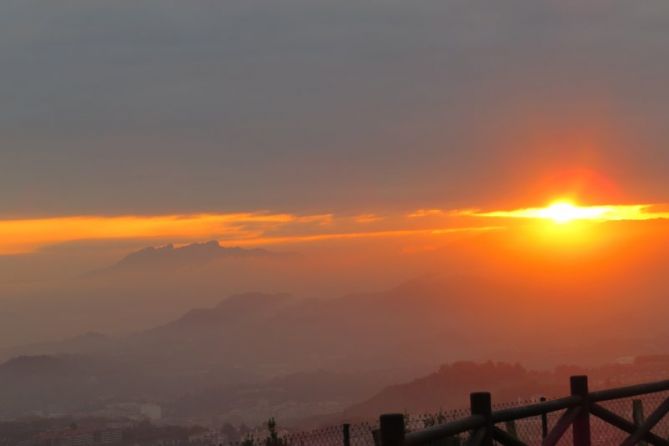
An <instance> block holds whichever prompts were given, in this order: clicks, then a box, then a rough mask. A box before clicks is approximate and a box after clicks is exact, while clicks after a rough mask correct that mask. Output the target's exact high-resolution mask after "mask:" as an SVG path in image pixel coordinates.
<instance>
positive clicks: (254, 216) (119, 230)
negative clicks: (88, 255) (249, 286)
mask: <svg viewBox="0 0 669 446" xmlns="http://www.w3.org/2000/svg"><path fill="white" fill-rule="evenodd" d="M311 218H313V217H311ZM299 219H300V217H296V216H293V215H290V214H271V213H231V214H196V215H162V216H118V217H104V216H74V217H53V218H42V219H16V220H0V254H21V253H28V252H32V251H35V250H37V249H39V248H41V247H43V246H47V245H53V244H58V243H66V242H73V241H79V240H114V239H135V238H139V239H150V238H179V239H204V238H220V237H224V236H225V237H230V236H235V237H240V238H241V237H245V236H247V237H250V236H255V235H257V233H258V232H257V231H258V229H257V228H260V229H262V228H264V227H267V226H276V225H280V224H286V223H290V222H295V221H298V220H299Z"/></svg>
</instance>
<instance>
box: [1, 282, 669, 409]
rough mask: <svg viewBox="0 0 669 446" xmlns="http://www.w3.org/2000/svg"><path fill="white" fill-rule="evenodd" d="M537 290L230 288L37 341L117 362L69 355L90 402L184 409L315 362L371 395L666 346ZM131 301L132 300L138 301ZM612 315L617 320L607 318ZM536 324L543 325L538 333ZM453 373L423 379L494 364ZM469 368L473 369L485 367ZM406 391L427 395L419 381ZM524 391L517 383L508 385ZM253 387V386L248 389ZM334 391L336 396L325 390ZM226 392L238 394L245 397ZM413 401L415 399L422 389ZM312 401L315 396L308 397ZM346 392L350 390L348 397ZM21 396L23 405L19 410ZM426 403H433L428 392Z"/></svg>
mask: <svg viewBox="0 0 669 446" xmlns="http://www.w3.org/2000/svg"><path fill="white" fill-rule="evenodd" d="M536 295H538V294H536V293H533V292H529V291H527V290H523V289H518V288H514V287H510V286H506V285H504V284H499V283H494V282H487V281H484V280H481V279H478V278H476V277H463V276H460V277H447V278H441V277H427V278H422V279H418V280H414V281H410V282H407V283H405V284H403V285H401V286H398V287H396V288H393V289H390V290H387V291H383V292H378V293H365V294H357V295H348V296H344V297H340V298H335V299H313V298H312V299H297V298H294V297H291V296H289V295H286V294H263V293H246V294H239V295H234V296H232V297H229V298H227V299H224V300H222V301H220V303H218V304H217V305H215V306H212V307H210V308H201V309H194V310H191V311H188V312H186V313H184V314H183V315H182V316H180V317H178V318H175V319H174V320H172V321H171V322H168V323H165V324H162V325H159V326H156V327H154V328H151V329H148V330H142V331H138V332H135V333H134V334H131V335H127V336H123V337H117V338H109V339H107V338H104V337H102V338H101V337H99V336H97V335H92V336H88V337H86V336H84V337H83V338H82V339H79V340H77V341H70V342H69V343H67V342H66V343H65V344H63V345H59V343H55V344H54V345H52V346H48V345H42V346H40V349H39V350H36V351H37V352H39V353H53V354H59V353H78V352H81V351H82V350H81V348H82V346H83V347H85V348H86V350H85V351H86V353H87V354H86V357H87V358H89V360H91V361H93V362H94V363H95V364H98V363H103V364H106V365H107V366H106V367H105V369H104V370H106V371H102V372H98V369H95V371H94V372H95V373H92V372H91V373H89V374H88V375H85V374H82V373H79V372H77V371H78V370H81V368H80V367H79V365H78V362H77V361H72V362H68V361H70V360H67V361H65V362H64V365H63V367H65V368H67V367H73V376H77V377H78V378H79V379H82V380H86V379H88V378H86V376H93V377H94V381H95V382H97V383H98V385H97V386H96V387H95V388H93V387H91V388H90V389H89V390H90V391H82V393H81V400H78V401H79V402H80V403H81V404H82V405H84V404H88V403H91V404H92V401H94V402H95V403H96V404H103V403H104V401H107V400H113V399H116V400H118V399H119V398H138V397H141V398H144V399H146V400H149V401H168V402H169V401H172V402H174V404H177V403H176V401H182V402H183V404H184V405H183V406H179V407H178V408H175V410H178V411H179V412H180V413H181V414H183V415H184V416H185V415H187V413H186V412H187V411H193V412H198V411H200V410H201V409H202V410H203V407H200V406H198V405H200V404H202V405H204V406H210V405H212V404H214V405H215V404H216V402H215V401H213V402H212V400H211V399H210V398H207V394H209V393H211V392H213V391H214V390H217V391H225V389H228V393H229V394H230V395H233V394H234V395H237V394H238V393H235V392H232V391H229V389H233V388H242V387H243V388H244V389H253V388H264V389H267V391H268V392H275V391H276V388H277V387H276V386H278V384H277V382H278V381H275V382H274V384H272V385H269V384H267V383H268V382H270V381H272V380H276V379H278V378H280V377H282V376H289V375H295V376H299V374H301V373H309V372H313V371H316V370H324V371H326V372H327V374H324V375H319V374H316V375H309V376H310V379H313V382H323V383H324V385H325V383H327V382H328V381H329V382H330V384H328V385H332V382H331V381H332V379H335V380H336V379H338V378H337V377H336V376H347V378H346V379H345V381H347V382H349V383H350V382H351V381H350V379H349V378H350V375H351V374H353V375H359V374H363V375H364V376H366V377H367V378H365V379H366V380H367V382H371V383H372V384H370V385H369V386H367V387H365V389H366V390H365V392H361V393H366V394H367V395H362V394H361V398H362V397H366V396H368V395H369V394H371V393H372V392H373V391H378V390H381V386H383V385H385V384H387V382H388V381H387V376H389V375H388V373H390V374H391V375H392V376H400V375H403V376H406V375H410V376H419V375H422V374H425V373H427V371H428V370H433V369H434V367H436V366H437V365H438V364H439V363H443V362H451V361H456V360H461V359H470V360H482V359H487V358H502V359H505V360H507V361H515V360H519V359H521V358H522V359H524V360H527V361H531V360H532V358H533V357H534V355H537V354H539V353H540V354H542V355H543V356H541V361H539V362H540V363H541V364H546V361H547V358H551V357H552V358H551V359H552V360H553V361H554V362H553V364H555V363H572V362H574V361H577V360H578V361H579V362H581V363H583V362H584V361H589V363H590V364H593V363H603V362H606V361H611V360H612V359H615V358H617V357H619V356H626V355H638V354H643V353H657V352H658V348H660V347H656V346H649V345H648V344H645V343H643V344H626V343H613V344H611V345H610V348H602V345H601V344H597V346H596V348H595V345H594V344H593V345H585V344H584V343H583V342H582V340H583V335H584V334H587V331H586V330H597V329H600V327H598V326H597V325H596V324H595V323H596V322H597V321H592V320H591V319H590V318H589V314H587V313H584V314H582V315H579V314H571V312H570V308H569V307H568V306H567V307H565V305H564V296H563V294H562V293H561V290H556V291H555V293H554V294H551V293H549V292H546V293H543V294H541V295H540V296H541V298H540V299H538V298H535V297H534V296H536ZM187 298H188V295H184V299H187ZM609 309H610V308H601V309H599V308H598V311H599V312H600V313H603V312H604V311H605V310H609ZM128 311H132V308H131V307H129V308H128ZM537 315H538V316H540V317H536V316H537ZM530 316H534V317H530ZM565 318H569V321H570V323H571V324H573V325H574V326H583V327H585V328H582V329H580V330H578V331H576V330H575V331H573V332H570V331H565V330H562V329H561V326H562V325H561V324H562V321H563V320H565ZM601 322H602V323H606V322H607V321H606V319H605V318H603V319H602V321H601ZM586 323H587V325H586ZM527 333H532V334H533V335H532V336H528V335H527ZM614 334H615V335H616V336H619V332H618V331H615V332H609V334H608V337H609V338H611V337H612V336H613V335H614ZM600 338H601V337H600ZM600 338H598V339H600ZM89 341H90V342H89ZM565 342H571V343H572V345H574V346H575V347H572V350H571V351H566V352H563V351H562V350H560V348H559V347H560V346H562V345H564V343H565ZM576 342H579V343H578V344H576ZM657 345H660V346H661V345H666V344H662V343H657ZM73 346H75V347H77V348H74V347H73ZM556 346H557V347H556ZM660 352H663V350H662V351H660ZM584 358H585V359H584ZM551 359H548V361H550V360H551ZM50 367H52V366H51V365H49V364H48V363H45V364H44V369H45V370H47V369H49V368H50ZM499 367H501V369H500V370H492V372H491V373H490V374H489V375H490V376H493V375H499V374H504V373H507V372H508V374H509V380H507V381H506V382H507V383H508V385H509V386H511V387H513V382H515V381H514V380H516V378H517V379H518V381H519V382H521V383H522V384H523V387H522V389H524V391H529V390H531V388H530V387H528V386H527V385H526V384H527V382H526V381H527V379H532V376H531V374H528V373H527V372H526V371H524V369H522V368H518V367H515V366H509V367H511V368H509V369H508V370H507V367H506V366H499ZM37 368H39V367H37ZM386 371H388V372H386ZM370 373H372V374H373V373H378V375H377V378H378V379H370V378H369V374H370ZM449 373H450V372H449V371H448V369H444V370H442V372H440V374H438V375H437V376H435V377H428V378H429V379H427V381H425V382H426V383H431V384H430V385H429V386H428V385H424V386H423V387H424V388H425V389H428V388H430V389H431V388H438V389H441V387H439V386H442V387H443V389H444V390H443V392H442V391H441V390H438V391H435V395H437V394H440V395H446V394H447V393H449V394H450V395H451V396H452V397H453V398H456V396H457V398H456V400H457V401H461V397H462V398H464V397H465V393H463V392H464V390H463V389H465V387H470V385H471V386H474V385H477V383H478V382H481V383H482V385H483V384H485V385H486V386H487V385H488V384H486V383H487V381H486V380H487V378H485V376H483V375H481V376H480V378H481V380H480V381H476V382H475V381H466V377H467V374H466V373H465V374H462V375H463V377H461V379H460V381H458V380H455V379H453V380H452V382H451V381H449V380H450V379H451V378H448V379H445V380H444V382H447V384H443V385H441V384H439V386H437V387H433V386H432V383H433V381H434V380H437V381H439V380H440V379H442V377H443V376H447V377H449V376H451V375H450V374H449ZM296 374H298V375H296ZM331 374H334V375H331ZM470 375H471V376H472V377H474V376H475V373H474V372H471V373H470ZM41 376H42V378H41V379H43V380H44V382H45V383H48V382H49V381H50V378H49V374H48V373H45V374H42V375H41ZM486 376H487V375H486ZM384 377H385V378H384ZM296 379H297V381H299V380H300V378H296ZM342 380H344V378H342ZM291 382H292V383H291V384H290V385H288V382H287V381H286V382H284V384H285V385H284V384H282V385H281V386H279V387H282V388H290V389H295V387H294V381H291ZM342 382H344V381H342ZM374 382H376V383H378V386H379V387H378V388H374V384H373V383H374ZM435 382H436V381H435ZM448 382H451V384H448ZM384 383H385V384H384ZM454 383H459V386H460V389H459V390H458V389H454V388H451V387H450V386H452V385H455V384H454ZM561 383H562V382H561ZM52 384H53V385H54V386H59V388H60V387H63V388H67V386H71V385H78V381H77V380H76V379H73V380H71V381H68V380H64V381H62V382H61V381H58V380H56V381H53V382H52ZM266 384H267V386H266ZM562 384H563V383H562ZM26 385H30V382H29V381H25V380H23V379H22V378H21V376H20V374H14V375H3V374H2V373H0V388H12V389H13V390H12V392H13V393H12V395H13V398H20V397H21V388H22V387H23V386H26ZM45 385H46V384H45ZM305 385H306V383H305ZM310 385H311V386H313V385H314V384H313V383H312V384H310ZM240 386H241V387H240ZM416 386H418V387H420V386H421V384H416ZM38 387H39V386H38ZM40 388H41V387H40ZM100 388H104V389H105V393H104V395H103V396H100V394H99V389H100ZM351 388H352V387H351ZM271 389H274V390H271ZM490 389H492V387H490ZM495 389H497V390H499V391H500V392H502V391H503V390H504V389H501V388H499V387H495ZM468 390H470V389H467V391H468ZM87 392H88V393H87ZM96 392H97V393H96ZM230 392H231V393H230ZM290 392H293V390H290ZM394 392H395V393H394V394H393V395H394V396H393V395H391V396H388V397H386V396H379V397H378V400H375V401H376V402H374V401H372V402H371V403H370V404H371V405H370V406H369V407H377V408H379V407H380V406H381V405H383V406H384V407H385V406H386V404H387V405H388V406H391V403H392V402H393V401H400V402H401V401H403V400H402V398H404V397H402V396H401V395H403V394H404V393H403V392H404V390H402V389H401V388H400V389H396V390H395V391H394ZM398 392H399V393H398ZM407 392H410V393H411V395H414V394H415V395H419V392H418V391H417V390H416V389H413V388H410V390H407ZM426 392H427V393H426V394H424V397H425V398H428V397H430V394H429V392H431V391H430V390H426ZM439 392H442V393H439ZM457 392H460V393H457ZM514 392H515V390H513V389H511V390H510V391H509V393H508V394H509V395H511V394H513V393H514ZM223 393H225V392H223ZM250 394H252V392H250V393H247V395H250ZM30 395H33V394H30ZM45 395H50V394H48V393H47V394H45ZM58 395H60V394H58ZM58 395H56V394H54V399H50V397H47V396H44V395H41V396H40V395H38V394H35V395H33V396H31V397H30V398H28V397H25V398H24V399H23V400H21V404H20V405H18V406H17V405H14V402H15V399H13V398H9V399H5V400H3V399H0V415H2V413H11V414H17V411H18V414H26V413H30V412H29V409H32V410H37V409H39V408H40V407H41V406H42V405H44V404H47V403H48V404H51V405H53V407H56V408H59V407H60V402H59V400H58V399H57V397H58ZM273 395H274V394H273ZM388 395H389V394H388ZM397 395H400V397H397ZM326 397H327V398H330V397H331V396H323V398H326ZM86 398H90V399H91V400H87V399H86ZM240 398H241V396H240ZM249 398H251V397H249ZM267 398H269V397H268V394H262V395H260V394H258V395H256V396H254V397H252V399H251V400H248V401H247V402H245V403H244V404H248V405H253V404H261V403H260V401H261V400H263V399H264V400H267ZM281 398H284V400H283V401H284V402H286V401H291V398H293V396H291V394H290V393H284V396H283V397H281ZM281 398H279V397H276V398H275V397H274V396H273V397H272V398H271V400H272V401H274V402H276V404H277V407H279V406H278V405H280V403H279V402H278V401H280V400H281ZM407 398H409V397H408V396H407ZM412 398H413V397H412ZM420 398H423V397H421V396H416V401H415V402H416V404H415V405H414V404H413V403H411V406H409V405H407V406H406V407H405V408H412V407H416V408H418V407H422V406H421V405H420V404H419V403H421V401H423V402H425V401H427V400H421V399H420ZM458 398H459V399H458ZM226 401H228V402H230V401H234V398H233V400H226ZM406 401H407V404H409V402H410V401H413V400H411V399H406ZM435 401H436V400H435ZM330 402H333V401H330ZM377 402H378V404H377ZM302 403H304V404H307V402H306V401H302ZM302 403H300V404H302ZM221 404H222V405H221V406H220V409H221V411H222V412H221V413H224V411H225V410H233V409H232V408H233V406H234V404H232V403H231V404H230V405H226V404H227V403H226V404H223V403H221ZM235 404H236V403H235ZM337 404H339V405H341V404H343V402H342V401H341V400H338V402H337ZM393 404H394V403H393ZM421 404H422V403H421ZM435 404H436V403H435ZM18 407H20V408H22V409H23V410H20V411H19V410H18V409H16V408H18ZM198 407H199V408H198ZM299 407H300V408H296V409H295V412H294V414H295V416H299V414H300V413H302V412H300V411H306V413H302V414H303V415H307V414H308V413H313V412H314V411H315V409H314V408H313V407H312V406H299ZM333 407H334V406H333ZM392 407H394V406H392ZM424 407H432V406H430V405H429V404H427V403H426V404H425V406H424ZM186 408H188V409H186ZM270 409H271V407H270V408H267V407H266V408H265V409H263V410H265V412H258V414H259V415H258V416H265V415H267V411H269V410H270ZM363 409H364V408H361V409H360V410H359V411H358V410H352V412H351V413H352V414H361V413H364V412H365V410H363ZM321 410H323V409H322V408H321Z"/></svg>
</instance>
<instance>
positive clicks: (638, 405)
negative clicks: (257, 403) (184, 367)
mask: <svg viewBox="0 0 669 446" xmlns="http://www.w3.org/2000/svg"><path fill="white" fill-rule="evenodd" d="M570 384H571V388H572V395H570V396H568V397H565V398H559V399H552V400H546V399H545V398H541V399H538V400H532V401H522V402H517V403H512V404H504V405H495V406H493V405H492V404H491V398H490V394H488V393H475V394H472V395H471V407H470V409H468V410H451V411H443V412H438V413H433V414H421V415H415V414H414V415H408V414H388V415H383V416H381V418H380V420H379V422H369V423H357V424H344V425H340V426H332V427H327V428H323V429H317V430H312V431H305V432H298V433H289V434H285V435H281V436H278V437H276V438H274V439H271V438H262V436H261V438H248V439H247V440H245V441H243V442H240V443H236V444H235V445H231V446H422V445H427V446H470V445H471V446H478V445H481V446H491V445H511V446H530V445H542V446H554V445H574V446H612V445H623V446H632V445H635V444H638V445H642V446H649V445H654V446H655V445H662V446H669V441H668V440H667V439H668V438H669V417H667V416H666V414H667V413H668V412H669V381H660V382H654V383H649V384H642V385H638V386H629V387H622V388H617V389H609V390H604V391H599V392H589V391H588V383H587V377H584V376H577V377H572V378H571V382H570Z"/></svg>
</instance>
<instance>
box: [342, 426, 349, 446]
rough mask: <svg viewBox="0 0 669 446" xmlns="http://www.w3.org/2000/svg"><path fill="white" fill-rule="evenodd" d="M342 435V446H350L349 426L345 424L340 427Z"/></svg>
mask: <svg viewBox="0 0 669 446" xmlns="http://www.w3.org/2000/svg"><path fill="white" fill-rule="evenodd" d="M342 434H343V435H344V446H351V425H350V424H348V423H346V424H344V426H343V427H342Z"/></svg>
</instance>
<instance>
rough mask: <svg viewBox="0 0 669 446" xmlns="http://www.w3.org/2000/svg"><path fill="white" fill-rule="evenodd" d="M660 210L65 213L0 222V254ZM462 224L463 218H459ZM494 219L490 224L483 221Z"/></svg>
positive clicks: (388, 233)
mask: <svg viewBox="0 0 669 446" xmlns="http://www.w3.org/2000/svg"><path fill="white" fill-rule="evenodd" d="M666 209H667V206H665V205H657V204H655V205H651V204H619V205H612V204H609V205H594V206H587V205H578V204H576V203H575V202H572V201H570V200H559V201H555V202H553V203H550V204H549V205H547V206H544V207H527V208H520V209H508V210H476V209H467V210H442V209H419V210H416V211H413V212H411V213H408V214H405V215H404V216H394V217H393V216H380V215H376V214H359V215H356V216H353V217H338V216H334V215H332V214H315V215H296V214H289V213H271V212H248V213H220V214H216V213H207V214H184V215H154V216H140V215H133V216H64V217H49V218H33V219H7V220H0V254H2V255H12V254H25V253H31V252H36V251H39V250H40V249H43V248H45V247H47V246H51V245H58V244H64V243H70V242H77V241H89V240H133V239H137V240H152V239H154V240H163V239H172V240H174V241H176V242H191V241H202V240H211V239H215V240H219V241H221V243H223V244H228V245H238V246H260V245H269V244H289V243H303V242H315V241H321V240H337V239H353V238H371V237H377V238H378V237H403V236H406V237H410V236H414V235H420V236H430V235H434V236H438V235H444V234H451V233H458V232H473V231H490V230H496V229H503V228H505V227H509V226H510V225H511V221H512V220H517V219H525V220H528V221H532V220H547V221H548V223H550V224H551V225H553V224H558V225H564V224H566V223H570V222H574V221H578V220H584V221H590V222H594V223H597V222H609V221H647V220H660V219H668V218H669V211H667V210H666ZM463 219H465V220H464V221H463ZM491 219H496V221H495V224H493V225H490V224H489V223H490V220H491Z"/></svg>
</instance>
